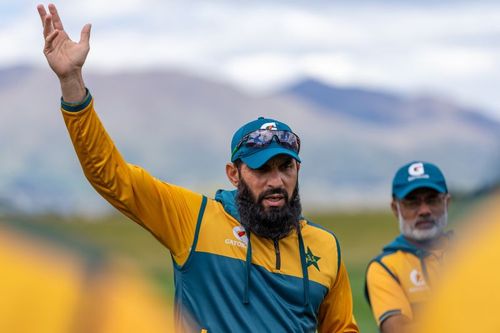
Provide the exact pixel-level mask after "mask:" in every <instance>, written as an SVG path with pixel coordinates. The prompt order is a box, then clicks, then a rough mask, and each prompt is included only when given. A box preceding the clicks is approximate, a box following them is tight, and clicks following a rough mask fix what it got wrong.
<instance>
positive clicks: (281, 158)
mask: <svg viewBox="0 0 500 333" xmlns="http://www.w3.org/2000/svg"><path fill="white" fill-rule="evenodd" d="M293 159H294V158H293V157H291V156H290V155H285V154H280V155H276V156H274V157H272V158H270V159H269V160H268V161H267V162H266V163H265V164H264V165H267V166H273V165H281V164H283V163H288V162H290V161H291V160H293Z"/></svg>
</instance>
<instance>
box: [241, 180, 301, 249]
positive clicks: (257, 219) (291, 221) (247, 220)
mask: <svg viewBox="0 0 500 333" xmlns="http://www.w3.org/2000/svg"><path fill="white" fill-rule="evenodd" d="M270 194H281V195H283V197H284V199H285V204H284V205H283V206H282V207H269V208H268V210H265V208H264V206H263V205H262V201H263V200H264V198H265V197H266V196H268V195H270ZM236 203H237V204H238V210H239V213H240V223H241V225H242V226H243V227H245V229H246V230H247V231H249V232H250V233H253V234H255V235H257V236H260V237H265V238H270V239H273V240H277V239H281V238H283V237H285V236H287V235H288V234H289V233H290V232H291V231H292V230H293V229H298V227H299V220H300V217H301V214H302V205H301V203H300V197H299V187H298V184H297V186H296V187H295V189H294V191H293V194H292V197H291V198H290V199H289V198H288V193H286V191H285V190H284V189H282V188H275V189H270V190H267V191H265V192H264V193H261V194H260V195H259V197H258V198H254V196H253V194H252V193H251V192H250V188H249V187H248V185H247V184H246V183H245V182H244V181H243V179H240V182H239V185H238V194H237V195H236Z"/></svg>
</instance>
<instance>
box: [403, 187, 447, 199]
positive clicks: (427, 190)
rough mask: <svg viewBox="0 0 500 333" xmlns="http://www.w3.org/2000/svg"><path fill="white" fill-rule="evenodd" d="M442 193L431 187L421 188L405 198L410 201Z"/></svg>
mask: <svg viewBox="0 0 500 333" xmlns="http://www.w3.org/2000/svg"><path fill="white" fill-rule="evenodd" d="M439 194H440V192H438V191H436V190H435V189H433V188H430V187H420V188H417V189H415V190H413V191H411V192H410V193H408V194H407V195H406V197H404V198H405V199H410V198H415V197H421V196H428V195H439Z"/></svg>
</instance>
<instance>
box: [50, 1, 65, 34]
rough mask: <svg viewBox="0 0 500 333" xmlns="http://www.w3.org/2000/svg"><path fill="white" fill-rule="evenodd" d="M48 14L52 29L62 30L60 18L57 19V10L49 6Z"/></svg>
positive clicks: (52, 5) (51, 5)
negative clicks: (50, 18)
mask: <svg viewBox="0 0 500 333" xmlns="http://www.w3.org/2000/svg"><path fill="white" fill-rule="evenodd" d="M49 12H50V14H51V15H52V21H53V24H54V28H55V29H57V30H64V27H63V24H62V21H61V17H59V13H58V12H57V8H56V6H55V5H54V4H52V3H51V4H49Z"/></svg>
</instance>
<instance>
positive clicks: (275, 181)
mask: <svg viewBox="0 0 500 333" xmlns="http://www.w3.org/2000/svg"><path fill="white" fill-rule="evenodd" d="M267 186H268V187H270V188H279V187H283V178H282V177H281V172H280V171H279V170H278V168H276V169H273V170H270V171H269V173H268V177H267Z"/></svg>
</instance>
